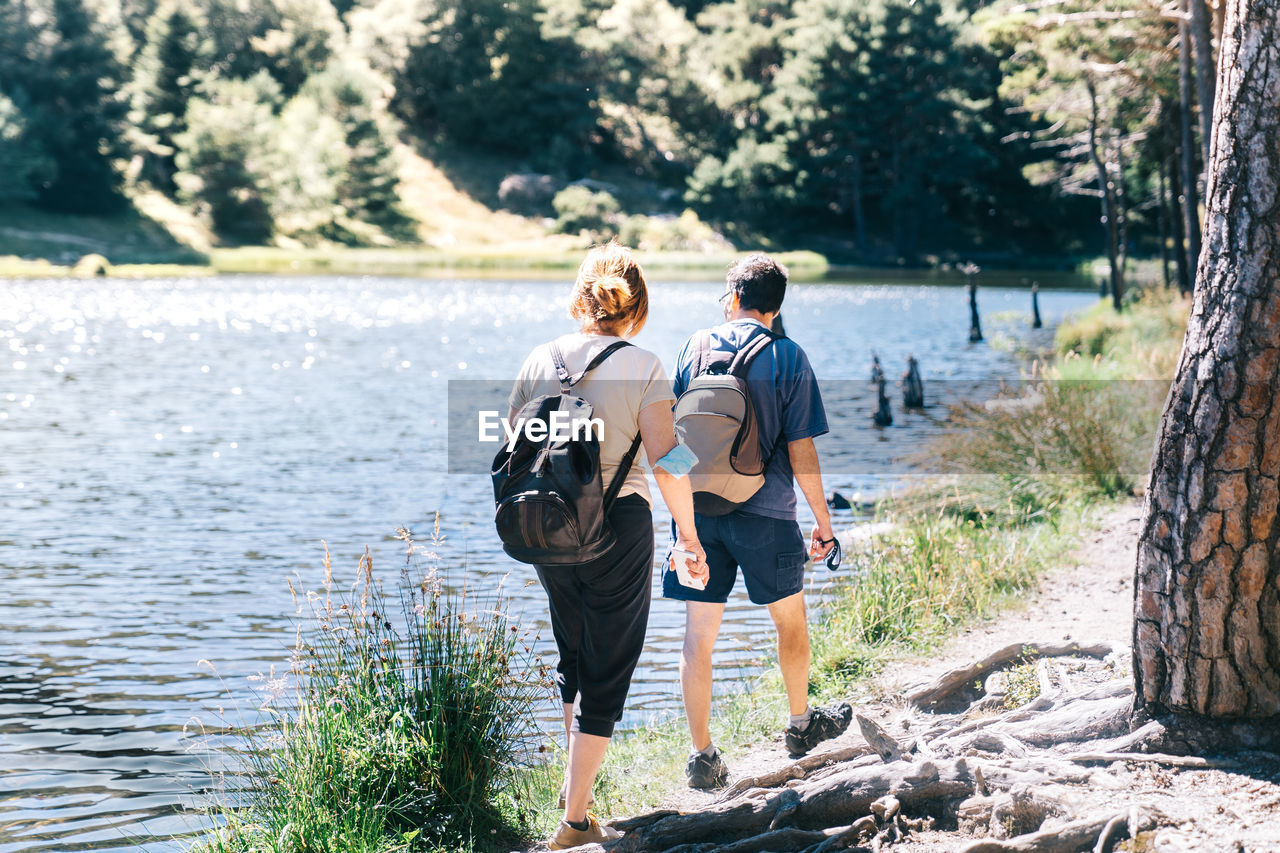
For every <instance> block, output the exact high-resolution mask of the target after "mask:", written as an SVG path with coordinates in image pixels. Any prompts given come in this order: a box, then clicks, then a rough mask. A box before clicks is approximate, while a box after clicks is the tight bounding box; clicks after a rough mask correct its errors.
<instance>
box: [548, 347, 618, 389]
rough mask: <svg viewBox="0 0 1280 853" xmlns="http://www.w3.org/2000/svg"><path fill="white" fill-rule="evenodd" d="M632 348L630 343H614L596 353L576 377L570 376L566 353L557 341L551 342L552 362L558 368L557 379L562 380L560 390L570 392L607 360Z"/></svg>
mask: <svg viewBox="0 0 1280 853" xmlns="http://www.w3.org/2000/svg"><path fill="white" fill-rule="evenodd" d="M629 346H632V344H631V342H630V341H614V342H613V343H611V344H609V345H608V346H607V347H605V348H604V349H602V350H600V352H598V353H596V355H595V358H593V359H591V361H590V362H589V363H588V364H587V366H586V367H584V368H583V369H582V372H581V373H578V374H576V375H572V376H571V375H570V374H569V368H568V367H567V366H566V365H565V361H564V353H562V352H561V351H560V346H559V345H558V344H556V342H555V341H552V342H551V362H552V364H554V365H555V367H556V377H557V378H558V379H559V380H560V390H561V391H568V390H569V389H570V388H572V387H573V386H574V385H577V384H578V383H579V382H581V381H582V377H584V376H586V375H587V374H588V373H590V372H591V371H593V370H595V369H596V368H597V367H599V366H600V365H601V364H602V363H603V362H604V360H605V359H606V358H608V357H609V356H611V355H613V354H614V353H615V352H617V351H618V350H620V349H622V348H623V347H629Z"/></svg>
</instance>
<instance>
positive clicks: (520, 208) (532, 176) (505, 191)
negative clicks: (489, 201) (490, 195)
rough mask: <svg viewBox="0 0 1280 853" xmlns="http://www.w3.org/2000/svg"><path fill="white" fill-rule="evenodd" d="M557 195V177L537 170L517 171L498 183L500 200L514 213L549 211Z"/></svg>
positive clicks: (542, 212) (527, 213)
mask: <svg viewBox="0 0 1280 853" xmlns="http://www.w3.org/2000/svg"><path fill="white" fill-rule="evenodd" d="M555 195H556V182H555V179H554V178H552V177H551V176H550V175H542V174H538V173H537V172H516V173H513V174H510V175H507V176H506V177H505V178H503V179H502V183H501V184H499V185H498V201H499V202H501V203H502V206H503V207H505V208H506V209H507V210H510V211H512V212H514V213H524V214H526V215H535V214H545V213H548V212H550V210H551V199H553V198H555Z"/></svg>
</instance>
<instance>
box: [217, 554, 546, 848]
mask: <svg viewBox="0 0 1280 853" xmlns="http://www.w3.org/2000/svg"><path fill="white" fill-rule="evenodd" d="M410 554H411V555H412V554H413V549H411V550H410ZM410 565H411V566H414V567H416V565H415V564H413V563H411V564H410ZM325 569H326V576H325V582H324V586H323V587H322V589H321V590H320V591H319V592H312V593H308V594H307V596H306V606H304V607H303V608H301V611H303V612H305V614H306V615H305V617H304V619H303V621H302V623H301V624H300V625H299V642H298V646H297V649H296V653H295V655H294V659H293V668H292V670H291V675H292V676H293V677H294V679H296V682H295V683H296V694H295V696H294V697H293V702H292V703H289V704H285V705H281V704H279V699H280V697H279V696H278V695H277V696H268V697H266V702H265V703H264V708H265V709H266V711H267V712H268V713H269V714H270V716H269V718H268V719H267V720H266V721H265V724H264V725H263V726H262V727H260V728H256V729H251V730H249V731H247V732H245V733H244V737H245V739H246V741H247V743H246V744H245V745H246V746H247V749H245V750H244V755H246V756H247V762H248V765H247V767H246V768H245V773H246V775H247V782H248V784H247V786H245V787H243V788H242V789H241V790H242V791H247V797H248V803H247V806H246V807H245V808H244V809H243V810H236V809H234V808H233V807H231V806H230V805H223V806H222V808H221V813H222V816H223V817H224V818H225V824H224V825H223V826H222V828H221V829H219V830H217V831H216V832H215V833H214V835H213V836H212V837H211V838H210V839H209V840H208V841H207V842H206V843H205V846H204V849H205V850H207V851H251V850H252V851H256V850H264V849H272V850H297V851H331V853H339V851H343V853H345V852H346V851H390V850H436V849H441V848H445V849H451V850H456V849H471V848H472V847H475V846H477V844H476V840H477V839H483V843H482V844H480V845H479V846H481V847H484V848H487V847H489V846H490V845H491V843H492V842H494V841H496V842H500V843H505V842H510V841H512V840H514V839H515V838H516V837H517V836H518V835H520V834H522V833H521V832H520V829H521V826H522V825H523V824H525V823H527V821H528V820H530V819H531V815H530V814H529V813H528V810H527V809H526V808H525V807H524V806H523V805H521V804H520V800H521V796H520V784H521V782H520V777H519V774H517V773H515V772H513V771H514V770H515V769H516V767H517V765H518V763H519V761H520V760H521V759H522V758H523V757H524V756H525V754H526V752H527V747H528V741H527V738H528V737H529V735H530V732H529V729H528V728H527V727H528V726H529V725H531V721H530V716H531V715H530V714H529V706H530V703H531V702H532V701H533V700H534V698H535V697H540V696H542V695H543V693H544V691H545V690H546V684H547V682H546V670H545V669H544V668H540V663H539V662H538V661H537V660H536V659H535V658H534V657H533V656H532V653H531V652H530V650H529V647H528V645H527V644H526V642H525V640H524V638H523V637H522V636H521V634H520V632H519V630H518V628H517V626H516V625H515V624H514V623H513V621H512V620H511V619H510V618H509V617H508V615H507V612H506V609H505V605H504V604H503V603H502V601H501V600H492V601H470V602H468V601H466V600H465V599H464V598H463V596H462V595H459V594H457V593H453V592H450V591H448V590H447V589H446V588H445V587H444V586H443V585H442V583H441V580H440V578H439V576H438V575H437V574H436V573H435V572H434V571H433V572H430V573H428V574H426V575H425V576H424V577H423V578H422V579H420V580H411V579H410V576H409V572H408V570H407V569H406V571H405V572H403V573H402V575H401V579H400V584H399V586H398V589H397V593H396V594H395V595H390V596H388V595H384V593H383V591H382V588H381V586H380V584H379V583H377V582H375V580H374V578H373V570H372V560H371V557H370V556H369V554H368V552H367V551H366V553H365V556H364V558H363V559H362V560H361V562H360V577H359V579H358V581H357V582H356V584H355V585H354V586H353V587H352V588H351V590H350V591H349V592H347V593H345V594H344V593H342V592H341V591H337V592H335V591H334V589H333V581H332V574H331V572H330V570H329V559H328V555H327V553H326V557H325ZM281 684H283V682H282V683H281ZM281 684H278V685H277V691H278V692H282V691H284V690H286V689H287V688H286V687H283V686H281Z"/></svg>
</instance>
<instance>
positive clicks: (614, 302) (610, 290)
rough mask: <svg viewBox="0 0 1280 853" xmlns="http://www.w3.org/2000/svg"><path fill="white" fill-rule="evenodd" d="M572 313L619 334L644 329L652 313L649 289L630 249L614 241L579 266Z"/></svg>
mask: <svg viewBox="0 0 1280 853" xmlns="http://www.w3.org/2000/svg"><path fill="white" fill-rule="evenodd" d="M569 313H570V314H571V315H572V316H573V318H574V319H575V320H579V321H585V320H593V321H595V323H596V325H598V326H600V327H602V328H603V329H604V330H607V331H609V332H611V333H612V334H615V335H618V336H620V337H631V336H632V335H635V334H636V333H638V332H639V331H640V329H641V328H643V326H644V322H645V320H646V319H647V318H648V316H649V291H648V287H647V286H646V284H645V280H644V271H643V270H642V269H640V264H638V263H637V262H636V259H635V257H634V256H633V255H632V254H631V250H630V249H628V248H627V247H626V246H623V245H621V244H620V243H618V242H616V241H613V240H611V241H609V242H608V243H606V244H604V245H603V246H596V247H595V248H593V249H592V250H591V251H589V252H588V253H587V257H586V258H585V259H584V260H583V261H582V266H580V267H579V268H578V279H577V281H576V282H575V283H574V286H573V301H572V302H571V304H570V306H569Z"/></svg>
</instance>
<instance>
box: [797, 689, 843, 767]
mask: <svg viewBox="0 0 1280 853" xmlns="http://www.w3.org/2000/svg"><path fill="white" fill-rule="evenodd" d="M852 720H853V706H852V705H850V704H849V703H848V702H841V703H840V704H839V705H828V706H827V707H825V708H814V709H813V711H812V712H811V716H810V717H809V725H807V726H805V727H804V728H803V729H801V728H799V727H797V726H788V727H787V750H788V751H789V752H790V753H791V754H792V755H804V754H805V753H807V752H808V751H809V750H811V749H813V748H814V747H815V746H817V745H818V744H820V743H822V742H823V741H824V740H831V739H832V738H833V737H839V736H840V735H842V734H844V731H845V729H847V728H849V723H850V722H851V721H852Z"/></svg>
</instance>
